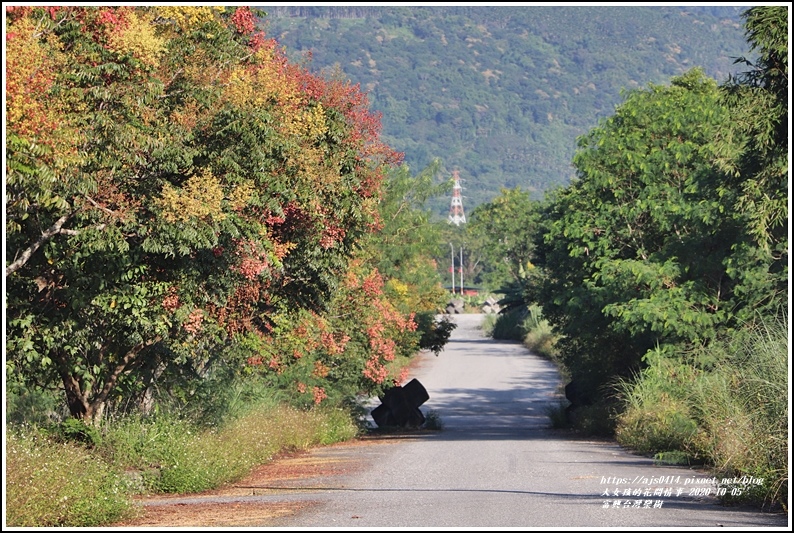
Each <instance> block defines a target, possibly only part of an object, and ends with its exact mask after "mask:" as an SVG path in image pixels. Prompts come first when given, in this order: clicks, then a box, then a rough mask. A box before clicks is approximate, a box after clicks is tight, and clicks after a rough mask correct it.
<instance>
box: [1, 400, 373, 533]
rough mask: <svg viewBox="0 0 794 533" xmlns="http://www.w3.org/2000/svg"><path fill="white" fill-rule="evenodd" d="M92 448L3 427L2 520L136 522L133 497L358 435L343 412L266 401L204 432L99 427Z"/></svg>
mask: <svg viewBox="0 0 794 533" xmlns="http://www.w3.org/2000/svg"><path fill="white" fill-rule="evenodd" d="M101 433H102V439H101V441H100V443H99V444H97V445H95V446H94V447H93V448H88V447H86V446H84V445H83V444H81V443H79V442H67V443H63V442H59V441H58V440H57V439H55V438H53V436H52V435H50V434H47V433H45V432H43V431H42V430H40V429H35V428H32V427H29V426H28V427H23V426H9V427H8V428H7V429H6V437H7V441H8V443H7V456H6V494H7V500H6V501H7V503H6V524H7V525H8V526H11V527H34V526H35V527H52V526H61V527H86V526H98V525H103V524H109V523H112V522H115V521H118V520H123V519H127V518H131V517H133V516H135V514H136V512H137V508H136V507H135V505H134V504H133V503H132V496H134V495H135V494H137V493H157V492H173V493H191V492H198V491H203V490H207V489H212V488H216V487H219V486H221V485H223V484H224V483H228V482H233V481H235V480H238V479H240V478H242V477H244V476H245V475H247V474H248V473H249V472H250V471H251V470H252V469H253V468H254V467H255V466H257V465H260V464H263V463H266V462H268V461H269V460H271V459H272V458H273V456H274V455H275V454H276V453H278V452H280V451H286V450H303V449H308V448H310V447H312V446H317V445H325V444H332V443H334V442H340V441H344V440H347V439H350V438H353V437H355V436H356V435H357V434H358V433H359V428H358V427H357V426H356V424H355V422H354V421H353V419H352V418H351V416H350V415H349V413H347V412H346V411H343V410H339V409H332V408H325V409H312V410H309V411H303V410H299V409H295V408H291V407H284V406H273V405H269V404H263V405H262V406H260V407H258V408H257V407H253V408H249V409H247V410H246V412H245V413H244V414H242V415H240V416H238V417H236V418H233V419H231V420H230V421H229V422H228V423H226V424H224V425H222V426H219V427H216V428H203V427H200V426H198V425H197V424H194V423H191V422H188V421H185V420H183V419H179V418H178V417H175V416H171V415H161V416H157V417H149V418H144V417H127V418H124V419H122V420H117V421H115V422H114V423H113V424H108V425H107V426H105V427H102V428H101Z"/></svg>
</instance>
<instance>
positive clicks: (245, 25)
mask: <svg viewBox="0 0 794 533" xmlns="http://www.w3.org/2000/svg"><path fill="white" fill-rule="evenodd" d="M254 21H255V19H254V14H253V13H252V12H251V8H250V7H247V6H244V7H238V8H237V10H236V11H235V12H234V14H233V15H232V24H234V29H236V30H237V33H240V34H242V35H248V34H249V33H253V31H254Z"/></svg>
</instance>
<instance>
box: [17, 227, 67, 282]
mask: <svg viewBox="0 0 794 533" xmlns="http://www.w3.org/2000/svg"><path fill="white" fill-rule="evenodd" d="M71 216H72V214H71V213H69V214H68V215H63V216H62V217H61V218H59V219H58V220H56V221H55V224H53V225H52V226H51V227H50V228H49V229H47V230H46V231H45V232H44V233H42V234H41V237H39V240H37V241H36V242H34V243H33V244H31V245H30V246H29V247H28V249H27V250H25V251H24V252H22V255H20V256H19V258H17V260H16V261H14V262H13V263H11V264H10V265H8V266H7V267H6V276H9V275H11V274H13V273H14V272H16V271H17V270H19V269H20V268H21V267H22V266H23V265H24V264H25V263H27V262H28V259H30V256H32V255H33V254H34V253H35V252H36V250H38V249H39V248H41V245H42V244H44V243H45V242H47V241H48V240H50V239H52V238H53V237H54V236H56V235H58V234H59V233H61V231H62V230H61V227H62V226H63V225H64V224H66V222H67V221H68V220H69V219H70V218H71Z"/></svg>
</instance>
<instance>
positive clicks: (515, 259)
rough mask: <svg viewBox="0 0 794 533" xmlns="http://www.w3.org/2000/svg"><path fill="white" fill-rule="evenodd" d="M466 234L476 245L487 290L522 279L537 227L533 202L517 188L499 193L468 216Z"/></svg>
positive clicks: (528, 264)
mask: <svg viewBox="0 0 794 533" xmlns="http://www.w3.org/2000/svg"><path fill="white" fill-rule="evenodd" d="M470 218H471V220H470V222H469V224H468V225H467V230H468V233H469V234H470V235H471V236H472V237H473V238H474V242H476V243H479V245H478V246H477V248H478V250H479V251H480V253H481V254H482V256H483V264H484V267H483V269H484V272H483V273H482V274H481V277H482V278H483V280H484V281H486V283H487V284H488V285H489V286H492V287H501V286H504V285H506V284H508V283H511V282H518V281H519V280H521V279H523V277H524V276H525V274H526V272H527V270H529V269H530V268H532V267H533V265H532V263H531V261H530V259H531V258H532V247H533V244H532V241H533V236H534V234H535V232H536V231H537V227H538V218H539V217H538V215H537V208H536V204H535V202H533V201H532V200H531V199H530V196H529V193H528V192H525V191H522V190H521V189H520V188H518V187H516V188H515V189H502V190H501V192H500V194H499V196H497V197H496V198H494V199H493V200H492V201H491V202H488V203H486V204H481V205H478V206H477V207H476V208H475V209H474V210H473V211H472V213H471V217H470Z"/></svg>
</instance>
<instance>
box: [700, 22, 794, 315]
mask: <svg viewBox="0 0 794 533" xmlns="http://www.w3.org/2000/svg"><path fill="white" fill-rule="evenodd" d="M788 13H789V11H788V9H787V8H786V7H784V6H758V7H753V8H751V9H748V10H747V11H745V12H744V13H743V15H742V16H743V18H744V20H745V29H746V36H747V40H748V42H749V44H750V50H751V52H754V53H756V54H757V57H758V59H757V60H756V61H755V62H752V61H749V60H747V59H745V58H740V59H738V60H737V62H738V63H741V64H744V65H745V66H747V67H749V68H750V70H748V71H746V72H743V73H741V74H739V75H738V76H735V77H731V78H730V79H729V80H728V82H727V83H726V84H725V85H724V86H723V87H722V89H723V103H724V105H725V106H726V107H727V108H728V110H729V113H730V120H729V121H728V123H727V124H726V127H725V128H723V129H722V130H721V131H719V132H717V136H716V139H715V144H716V146H717V150H718V158H717V165H718V166H719V168H720V169H722V170H723V171H724V172H726V174H727V175H728V176H729V177H730V181H729V183H730V187H732V188H736V189H738V196H737V198H736V204H735V207H734V208H735V210H736V211H737V212H739V213H742V214H743V215H744V216H746V217H747V224H748V232H747V239H746V241H744V242H742V243H737V245H736V257H735V259H734V261H733V262H732V265H731V269H732V271H733V272H734V273H735V275H736V276H737V277H740V278H741V286H740V287H738V288H737V290H740V291H742V293H743V294H744V295H745V297H746V298H748V299H754V301H755V303H754V307H757V308H758V307H769V306H771V307H775V306H780V305H784V304H785V302H786V298H787V295H788V281H789V280H788V230H789V215H788V199H789V195H790V190H789V183H790V179H791V176H790V171H789V159H788V152H789V138H788V126H789V114H788V102H789V94H790V93H789V85H788V53H789V40H788ZM750 265H754V268H749V266H750ZM770 283H771V284H773V285H774V286H775V290H774V291H769V290H768V289H767V287H768V285H769V284H770Z"/></svg>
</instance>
